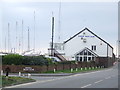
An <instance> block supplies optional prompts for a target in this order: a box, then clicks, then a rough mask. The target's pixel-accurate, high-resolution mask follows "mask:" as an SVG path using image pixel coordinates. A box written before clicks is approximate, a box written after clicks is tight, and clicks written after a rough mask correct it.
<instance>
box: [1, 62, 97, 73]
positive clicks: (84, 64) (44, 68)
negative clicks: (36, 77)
mask: <svg viewBox="0 0 120 90" xmlns="http://www.w3.org/2000/svg"><path fill="white" fill-rule="evenodd" d="M96 66H97V65H96V64H95V63H90V62H79V63H78V64H71V63H70V64H64V63H63V64H52V65H44V66H31V65H3V66H2V69H3V71H5V68H6V67H9V68H10V70H11V72H33V73H34V72H37V73H38V72H39V73H42V72H46V71H53V70H54V69H56V70H67V69H71V68H73V69H76V68H85V67H87V68H89V67H96ZM26 69H29V70H26Z"/></svg>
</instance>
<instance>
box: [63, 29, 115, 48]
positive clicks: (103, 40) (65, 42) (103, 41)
mask: <svg viewBox="0 0 120 90" xmlns="http://www.w3.org/2000/svg"><path fill="white" fill-rule="evenodd" d="M85 30H87V31H89V32H90V33H92V34H93V35H94V36H96V37H97V38H98V39H100V40H102V41H103V42H104V43H106V44H107V45H108V46H110V47H111V48H112V49H113V47H112V46H111V45H110V44H109V43H107V42H106V41H105V40H103V39H102V38H100V37H99V36H97V35H96V34H95V33H93V32H92V31H90V30H89V29H88V28H85V29H83V30H82V31H80V32H78V33H77V34H75V35H74V36H72V37H71V38H69V39H68V40H66V41H64V44H65V43H67V42H68V41H70V40H71V39H73V38H74V37H76V36H77V35H79V34H80V33H82V32H83V31H85Z"/></svg>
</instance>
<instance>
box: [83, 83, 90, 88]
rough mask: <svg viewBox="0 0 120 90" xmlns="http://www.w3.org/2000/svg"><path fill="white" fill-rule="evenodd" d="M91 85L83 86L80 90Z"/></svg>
mask: <svg viewBox="0 0 120 90" xmlns="http://www.w3.org/2000/svg"><path fill="white" fill-rule="evenodd" d="M91 85H92V84H88V85H85V86H83V87H81V88H85V87H88V86H91Z"/></svg>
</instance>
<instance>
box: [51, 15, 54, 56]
mask: <svg viewBox="0 0 120 90" xmlns="http://www.w3.org/2000/svg"><path fill="white" fill-rule="evenodd" d="M53 39H54V17H52V43H51V56H54V54H53Z"/></svg>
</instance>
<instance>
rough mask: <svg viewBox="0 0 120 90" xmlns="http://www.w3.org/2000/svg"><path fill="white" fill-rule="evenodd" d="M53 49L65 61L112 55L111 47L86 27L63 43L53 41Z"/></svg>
mask: <svg viewBox="0 0 120 90" xmlns="http://www.w3.org/2000/svg"><path fill="white" fill-rule="evenodd" d="M54 50H55V51H57V52H59V54H61V55H62V56H63V57H64V58H65V59H66V60H67V61H70V60H76V61H91V60H96V58H97V57H107V58H108V57H109V58H112V57H113V47H112V46H111V45H110V44H109V43H107V42H106V41H105V40H103V39H102V38H100V37H99V36H97V35H96V34H94V33H93V32H92V31H90V30H89V29H88V28H85V29H83V30H82V31H80V32H78V33H77V34H75V35H74V36H73V37H71V38H69V39H68V40H66V41H64V42H63V43H54Z"/></svg>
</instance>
